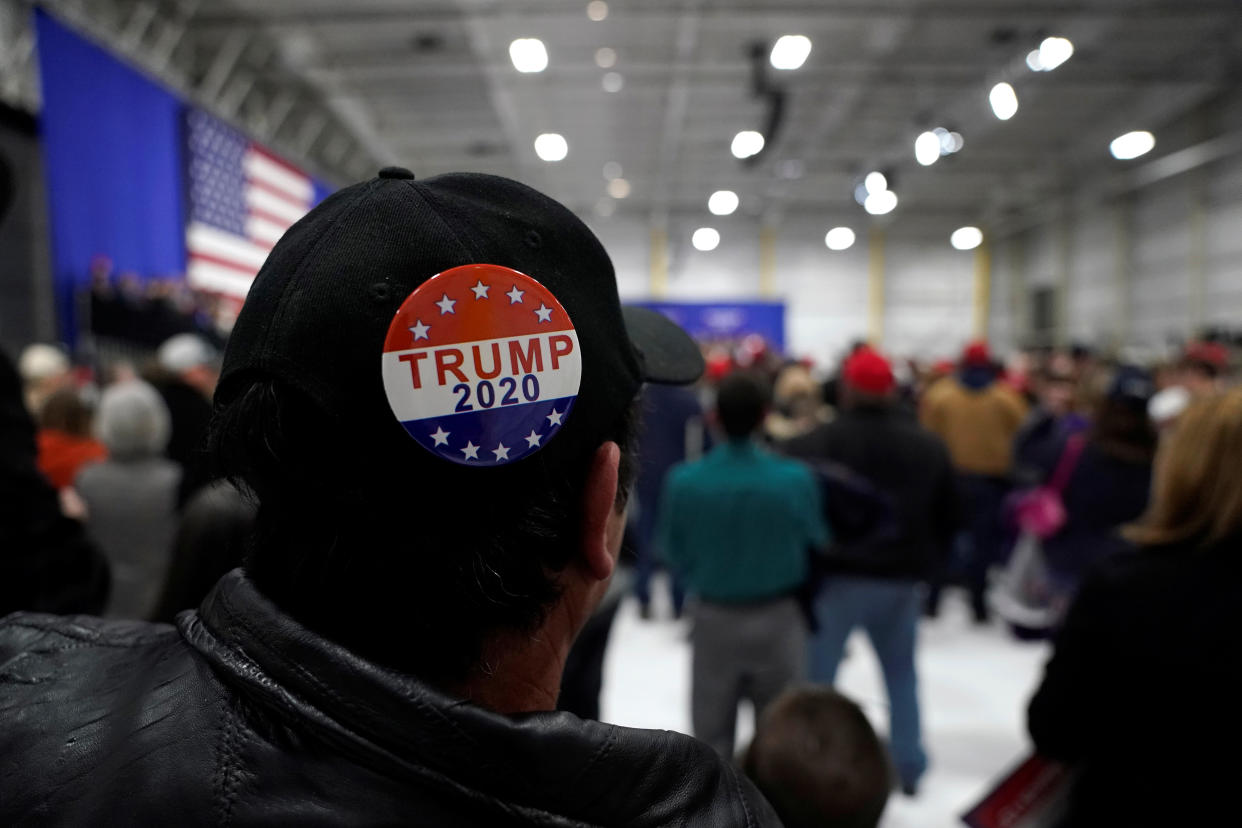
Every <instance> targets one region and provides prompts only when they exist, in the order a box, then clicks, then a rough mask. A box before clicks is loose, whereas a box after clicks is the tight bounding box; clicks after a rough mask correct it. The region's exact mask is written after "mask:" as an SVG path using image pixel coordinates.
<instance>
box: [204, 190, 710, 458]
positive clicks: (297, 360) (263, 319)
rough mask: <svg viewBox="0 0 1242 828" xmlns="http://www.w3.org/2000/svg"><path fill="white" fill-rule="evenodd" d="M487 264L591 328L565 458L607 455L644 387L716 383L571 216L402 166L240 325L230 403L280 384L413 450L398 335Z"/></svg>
mask: <svg viewBox="0 0 1242 828" xmlns="http://www.w3.org/2000/svg"><path fill="white" fill-rule="evenodd" d="M471 264H488V265H498V266H502V267H505V268H510V269H512V270H516V271H518V272H520V273H523V274H526V275H527V276H530V277H531V278H533V279H535V280H536V281H537V282H539V283H540V284H542V285H543V286H544V287H545V288H547V289H548V290H549V291H550V292H551V293H552V294H553V295H554V296H555V297H556V299H557V300H558V301H559V302H560V303H561V305H562V306H563V307H564V309H565V311H566V312H567V313H568V314H569V316H570V318H571V319H572V321H573V324H574V325H575V328H576V332H577V337H578V341H579V344H580V348H581V358H582V376H581V384H580V388H579V391H578V394H577V398H576V401H575V403H574V408H573V412H572V414H571V415H570V417H569V420H568V421H567V422H566V424H565V426H564V428H563V430H562V431H561V433H560V434H559V436H558V437H557V438H556V440H554V441H552V443H551V445H550V447H551V446H556V448H557V451H556V452H555V453H560V452H561V451H565V450H573V449H578V450H585V449H590V448H593V447H594V446H595V445H598V444H599V442H600V441H601V440H602V439H603V438H604V435H605V434H606V433H607V431H608V429H610V428H611V427H612V426H613V425H615V423H616V422H617V420H618V418H619V417H620V416H621V414H622V413H623V412H624V410H625V409H626V407H627V406H628V405H629V404H630V402H631V401H632V400H633V399H634V397H635V396H636V395H637V393H638V391H639V389H640V387H641V385H642V384H643V383H644V382H653V383H663V384H674V385H682V384H688V383H692V382H694V381H695V380H697V379H698V377H699V376H700V375H701V374H702V372H703V367H704V365H703V359H702V356H701V354H700V352H699V349H698V346H697V345H696V344H695V343H694V342H693V340H691V339H690V337H689V336H687V335H686V333H685V332H684V331H682V330H681V329H680V328H679V327H677V325H675V324H674V323H673V322H671V321H670V320H668V319H667V318H666V317H664V316H662V315H660V314H658V313H656V312H654V311H651V310H648V309H644V308H637V307H624V308H623V307H622V305H621V303H620V300H619V298H618V296H617V286H616V276H615V274H614V272H613V267H612V262H611V260H610V259H609V257H608V254H607V253H606V252H605V250H604V248H603V246H602V245H601V244H600V242H599V240H598V239H597V238H596V237H595V235H594V234H593V233H592V232H591V231H590V229H589V228H588V227H587V226H586V225H585V224H584V223H583V222H582V221H581V220H580V219H578V217H577V216H575V215H574V214H573V213H572V212H571V211H570V210H568V209H567V208H566V207H564V206H563V205H561V204H559V203H558V202H556V201H555V200H553V199H551V198H549V197H548V196H545V195H543V194H542V193H540V192H538V191H536V190H534V189H532V188H530V187H528V186H526V185H524V184H520V183H518V182H516V181H512V180H509V179H506V178H501V177H499V176H493V175H484V174H478V173H451V174H446V175H439V176H435V177H433V178H427V179H424V180H417V179H416V178H415V177H414V175H413V173H411V172H410V171H409V170H405V169H402V168H399V167H387V168H385V169H383V170H381V171H380V172H379V175H378V176H377V177H376V178H374V179H371V180H370V181H365V182H361V183H358V184H354V185H352V186H349V187H346V188H344V189H342V190H339V191H337V192H336V193H334V194H332V195H331V196H329V197H328V198H327V199H325V200H324V201H323V202H322V203H320V204H319V205H318V206H316V207H315V208H314V209H312V210H311V211H310V212H309V213H308V214H307V215H306V216H305V217H303V218H302V219H301V220H300V221H298V222H297V223H296V224H295V225H294V226H293V227H291V228H290V229H289V231H288V232H286V233H285V235H284V236H283V237H282V238H281V239H280V241H279V242H277V244H276V246H275V247H274V248H273V249H272V252H271V254H270V255H269V256H268V258H267V260H266V262H265V263H264V264H263V267H262V268H261V269H260V271H259V273H258V276H257V277H256V278H255V281H254V284H253V285H252V287H251V289H250V293H249V295H248V296H247V298H246V302H245V304H244V305H243V307H242V310H241V313H240V315H239V316H238V318H237V321H236V324H235V325H234V327H233V331H232V334H231V336H230V338H229V343H228V347H227V349H226V351H225V355H224V364H223V367H222V371H221V378H220V383H219V387H218V388H217V390H216V404H217V405H218V406H220V405H227V404H228V403H229V402H231V401H232V400H234V399H235V398H236V397H237V396H239V395H240V393H241V392H242V391H244V389H245V388H246V387H247V386H248V385H249V384H250V383H251V382H253V381H254V380H256V379H264V378H275V379H279V380H281V381H283V382H285V383H288V384H289V385H291V386H293V387H294V388H296V389H298V390H299V391H301V392H302V393H303V394H304V395H305V396H306V397H308V398H309V400H310V401H311V402H312V403H313V404H314V405H316V406H317V407H319V408H320V409H321V410H322V411H323V412H324V413H326V414H327V415H329V416H330V417H331V418H332V419H334V420H336V421H337V422H338V424H339V425H340V426H341V427H342V428H344V429H346V430H347V434H348V435H352V439H355V440H357V441H358V442H359V443H367V444H374V443H376V442H381V443H387V442H388V441H389V440H390V439H393V440H395V439H400V440H403V441H405V443H407V444H411V445H412V443H410V440H409V438H408V437H407V436H406V435H405V434H404V433H403V432H402V427H401V425H400V424H399V423H398V422H397V420H396V418H395V417H394V415H393V413H392V411H391V410H390V408H389V405H388V401H387V399H386V396H385V390H384V385H383V380H382V377H381V369H380V354H381V352H382V350H383V347H384V342H385V335H386V333H387V331H388V328H389V325H390V323H391V322H392V320H393V317H394V314H395V313H396V312H397V310H398V308H399V307H400V306H401V305H402V303H403V301H404V300H405V299H406V297H407V296H409V295H410V294H411V293H412V292H413V291H414V290H415V289H416V288H418V287H419V286H420V285H421V284H422V283H423V282H425V281H426V280H428V279H430V278H431V277H433V276H435V275H437V274H440V273H442V272H444V271H447V270H450V269H451V268H455V267H458V266H462V265H471Z"/></svg>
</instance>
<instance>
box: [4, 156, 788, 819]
mask: <svg viewBox="0 0 1242 828" xmlns="http://www.w3.org/2000/svg"><path fill="white" fill-rule="evenodd" d="M489 342H490V343H491V344H492V347H490V348H489V347H488V343H489ZM500 342H505V344H506V346H507V347H505V348H504V351H503V352H502V351H501V346H500V344H499V343H500ZM489 350H490V351H492V353H493V354H494V355H495V357H494V358H493V359H491V360H488V361H487V362H486V363H485V362H484V360H486V359H487V353H486V352H487V351H489ZM471 352H473V357H474V358H473V359H472V358H471ZM433 354H434V356H433ZM402 357H406V358H407V359H402ZM504 357H508V358H507V359H505V358H504ZM420 360H422V362H421V365H420ZM702 371H703V359H702V356H701V354H700V353H699V350H698V347H697V346H696V345H695V344H694V342H693V341H692V340H691V339H690V338H689V337H688V336H687V335H686V334H685V332H684V331H682V330H681V329H679V328H678V327H677V326H676V325H674V324H673V323H672V322H671V321H669V320H668V319H666V318H665V317H663V316H661V315H660V314H658V313H656V312H654V311H650V310H645V309H641V308H627V309H624V310H623V309H622V307H621V303H620V300H619V298H618V296H617V288H616V280H615V276H614V272H613V267H612V262H611V261H610V259H609V258H608V254H607V253H606V252H605V251H604V248H603V246H602V245H600V243H599V241H598V239H596V238H595V236H594V235H593V234H592V233H591V231H590V229H589V228H587V226H586V225H585V224H583V223H582V222H581V220H579V219H578V218H577V217H576V216H574V214H573V213H572V212H571V211H570V210H569V209H568V208H566V207H564V206H563V205H561V204H559V203H557V202H555V201H553V200H552V199H550V198H548V197H547V196H545V195H543V194H542V193H539V192H537V191H535V190H533V189H531V188H529V187H526V186H525V185H522V184H519V183H518V182H515V181H510V180H508V179H505V178H499V177H497V176H490V175H482V174H470V173H452V174H448V175H441V176H436V177H433V178H426V179H418V180H415V178H414V174H413V173H411V172H409V171H408V170H403V169H400V168H396V167H388V168H385V169H384V170H381V171H380V174H379V175H378V176H377V177H375V178H373V179H371V180H369V181H364V182H360V183H358V184H355V185H353V186H350V187H346V188H343V189H341V190H338V191H337V192H335V193H333V194H332V195H331V196H329V197H328V198H327V199H325V200H324V201H323V202H321V203H320V204H319V205H318V206H316V207H315V208H314V209H312V210H311V211H310V212H309V213H308V214H307V215H306V216H305V217H304V218H303V219H302V220H300V221H299V222H298V223H297V224H295V225H294V226H293V227H292V228H290V229H289V231H288V232H286V233H285V235H284V236H282V237H281V239H280V241H278V242H277V243H276V246H275V247H274V248H273V249H272V252H271V254H270V255H269V257H268V259H267V261H266V263H265V264H264V265H263V267H262V268H261V269H260V271H259V273H258V275H257V276H256V277H255V280H254V284H253V285H252V287H251V289H250V293H249V295H248V297H247V299H246V303H245V305H244V306H243V308H242V310H241V313H240V315H239V316H238V318H237V323H236V325H235V326H234V328H233V330H232V334H231V336H230V339H229V344H228V349H227V351H226V353H225V358H224V364H223V370H222V373H221V380H220V386H219V388H218V389H217V393H216V406H217V408H216V414H215V417H216V420H215V425H214V427H213V429H212V431H211V432H210V434H211V437H210V442H209V450H210V454H211V456H212V457H213V458H214V459H216V460H218V461H219V466H218V468H220V470H221V471H222V472H223V473H224V474H225V475H226V476H227V477H229V478H230V479H232V480H233V481H234V482H236V483H237V484H238V485H239V486H240V487H242V488H244V489H245V490H246V491H247V493H248V494H251V495H253V496H254V498H255V500H256V502H257V503H258V512H257V514H256V516H255V524H254V531H253V533H252V540H253V543H252V544H251V547H250V552H249V554H248V555H247V556H246V559H245V564H244V565H243V567H242V568H240V569H235V570H233V571H232V572H230V573H228V574H227V575H225V576H224V577H223V578H221V579H220V581H219V582H217V584H216V585H215V587H213V588H212V591H211V593H210V594H209V595H208V596H207V598H206V599H205V600H204V601H203V603H202V604H201V605H200V606H199V608H198V609H197V610H190V611H187V612H183V613H181V614H179V615H178V616H177V624H176V626H175V627H173V626H169V625H166V624H154V623H143V622H136V621H109V620H103V619H98V618H84V617H81V616H78V617H73V618H58V617H54V616H49V615H31V614H21V613H19V614H15V615H11V616H9V617H8V618H5V619H3V620H0V722H3V726H0V757H3V768H4V770H3V772H0V825H13V824H38V825H55V826H58V828H59V827H60V826H94V825H98V824H100V823H101V822H104V823H107V824H109V825H135V826H139V825H141V826H146V825H178V826H181V825H187V826H191V825H225V824H227V825H232V826H258V825H263V826H270V825H282V826H283V825H298V826H301V825H401V824H417V825H426V826H454V828H456V827H457V826H463V828H465V827H468V826H478V827H479V828H506V827H507V826H553V825H555V826H563V828H602V826H618V828H620V826H626V828H656V826H665V825H677V826H684V828H699V827H700V826H701V828H716V826H730V828H735V827H736V828H766V826H779V825H780V820H779V819H778V818H777V816H776V814H775V813H774V812H773V811H772V809H771V807H770V806H769V805H768V803H767V801H766V800H764V799H763V797H762V796H761V795H760V794H759V792H758V791H757V790H756V789H755V788H754V786H753V785H751V784H750V783H749V782H748V781H747V780H746V779H745V778H744V777H743V776H742V775H741V774H740V772H739V771H738V770H737V769H736V768H734V767H733V766H732V765H731V764H730V763H729V762H727V761H725V760H724V759H722V758H720V757H719V756H717V755H716V754H714V753H713V751H712V750H711V748H709V747H708V746H707V745H704V744H702V743H701V742H698V741H696V740H694V739H692V738H690V737H689V736H685V735H681V734H677V733H670V732H668V731H651V730H639V729H635V728H624V727H618V726H615V725H606V724H602V723H600V722H594V721H587V720H583V719H580V718H578V717H576V716H574V715H572V714H570V713H566V712H557V711H556V710H555V707H556V701H557V694H558V692H559V689H560V684H561V678H562V674H563V671H564V665H565V660H566V657H567V655H568V653H569V650H570V647H571V645H572V643H573V641H574V639H575V638H576V637H577V635H578V634H579V632H581V631H582V629H583V627H584V626H585V625H586V622H587V620H588V619H589V618H590V616H591V614H592V612H593V610H594V609H595V608H596V607H598V606H599V605H600V603H601V602H602V601H603V599H604V597H605V594H606V593H607V589H608V586H609V583H610V581H611V579H612V576H613V573H614V571H615V569H616V566H617V559H618V556H619V553H620V547H621V538H622V534H623V531H624V527H625V524H626V507H627V497H628V494H629V489H630V484H631V483H632V482H633V468H634V461H633V457H632V452H633V449H634V443H635V440H636V437H635V430H636V428H635V424H636V421H637V416H636V413H635V399H636V397H637V395H638V392H639V389H640V388H641V387H642V385H643V383H645V382H667V383H674V384H677V383H692V382H694V381H695V380H697V379H698V377H699V375H700V374H701V373H702ZM467 372H469V373H467ZM437 374H438V376H437ZM502 374H503V376H502ZM457 377H462V378H463V379H461V381H460V385H461V386H462V389H463V391H467V392H472V393H471V396H472V402H471V403H470V405H472V406H474V407H472V408H469V409H467V408H464V407H463V408H461V409H457V410H455V406H456V405H462V404H463V401H462V400H461V399H460V396H461V394H460V392H454V391H452V388H453V382H452V380H453V378H457ZM493 380H495V382H494V383H493ZM519 395H520V396H519ZM506 399H508V400H509V402H506V401H505V400H506ZM462 414H465V415H466V416H462Z"/></svg>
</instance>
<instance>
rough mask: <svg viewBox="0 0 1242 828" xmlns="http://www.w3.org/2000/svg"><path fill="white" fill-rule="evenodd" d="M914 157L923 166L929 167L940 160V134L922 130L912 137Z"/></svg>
mask: <svg viewBox="0 0 1242 828" xmlns="http://www.w3.org/2000/svg"><path fill="white" fill-rule="evenodd" d="M914 159H915V160H916V161H918V162H919V163H920V164H922V165H923V166H924V167H930V166H931V165H932V164H935V163H936V162H937V161H939V160H940V136H938V135H937V134H936V133H934V132H924V133H922V134H921V135H919V137H918V138H915V139H914Z"/></svg>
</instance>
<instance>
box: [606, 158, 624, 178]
mask: <svg viewBox="0 0 1242 828" xmlns="http://www.w3.org/2000/svg"><path fill="white" fill-rule="evenodd" d="M620 177H621V165H620V164H618V163H617V162H616V161H609V162H608V163H606V164H604V180H605V181H612V180H613V179H614V178H620Z"/></svg>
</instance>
